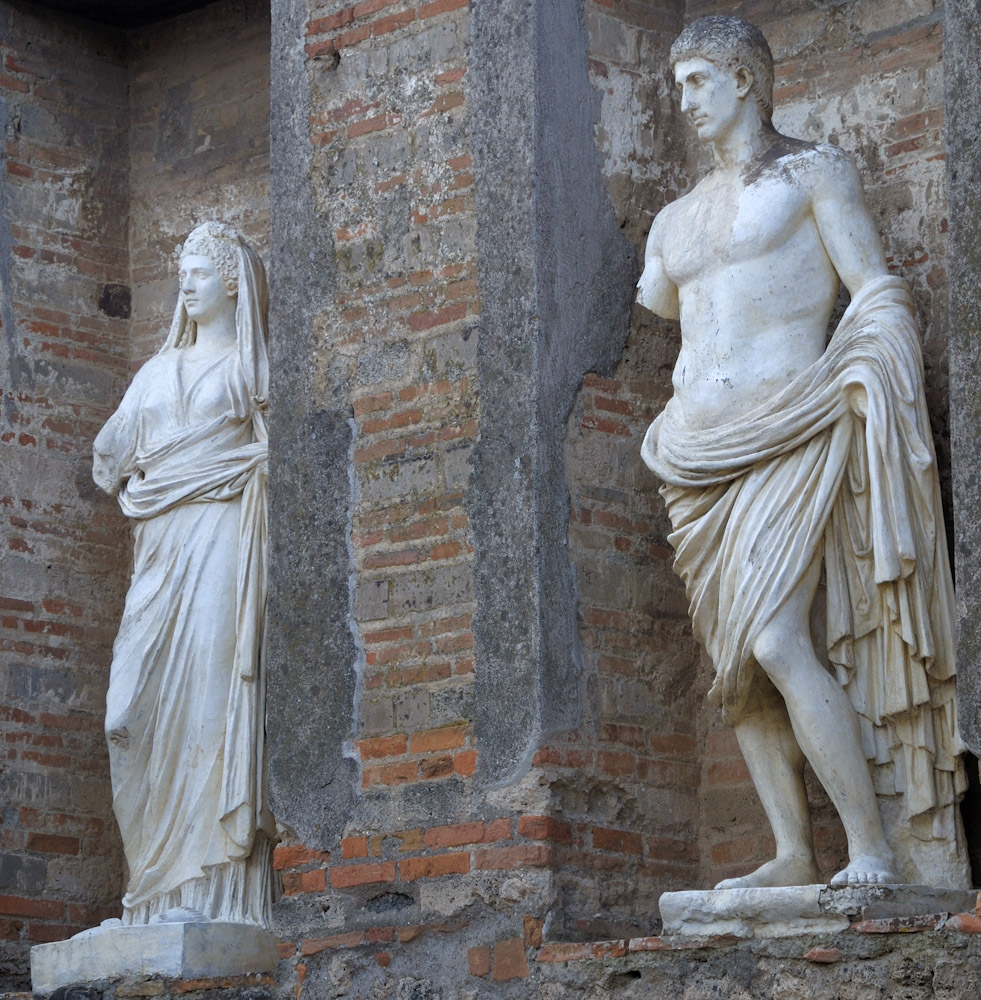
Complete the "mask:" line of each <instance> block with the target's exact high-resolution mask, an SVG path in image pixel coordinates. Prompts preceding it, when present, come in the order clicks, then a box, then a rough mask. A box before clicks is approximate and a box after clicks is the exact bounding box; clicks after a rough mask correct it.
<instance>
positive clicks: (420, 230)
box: [0, 0, 981, 1000]
mask: <svg viewBox="0 0 981 1000" xmlns="http://www.w3.org/2000/svg"><path fill="white" fill-rule="evenodd" d="M709 13H726V14H736V15H739V16H743V17H747V18H749V19H750V20H753V21H755V22H756V23H757V24H759V26H760V27H761V28H762V29H763V31H764V33H765V34H766V35H767V36H768V38H769V39H770V41H771V44H772V45H773V48H774V53H775V56H776V60H777V90H776V104H777V111H776V115H775V123H776V124H777V126H778V127H779V128H781V129H782V130H785V131H787V132H788V133H789V134H791V135H795V136H798V137H800V138H803V139H808V140H812V141H827V140H830V141H832V142H836V143H838V144H839V145H841V146H842V147H844V148H845V149H847V150H848V151H849V152H850V153H851V154H852V155H853V156H854V157H855V158H856V160H857V162H858V165H859V168H860V170H861V172H862V176H863V178H864V181H865V184H866V190H867V192H868V198H869V202H870V206H871V209H872V212H873V215H874V217H875V218H876V219H877V221H878V222H879V224H880V226H881V228H882V231H883V234H884V236H885V239H886V249H887V254H888V258H889V264H890V267H891V269H892V270H893V271H895V272H896V273H899V274H902V275H903V276H904V277H906V278H907V279H908V280H909V281H910V283H911V285H912V288H913V291H914V298H915V301H916V307H917V311H918V318H919V320H920V328H921V331H922V335H923V344H924V355H925V360H926V367H927V384H928V393H929V404H930V409H931V413H932V416H933V420H934V431H935V435H936V439H937V446H938V452H939V456H940V465H941V472H942V479H943V483H944V488H945V491H946V492H945V502H947V507H948V510H949V509H950V503H949V489H947V484H949V482H950V463H951V456H950V451H949V447H948V435H947V429H946V428H947V418H946V411H947V354H946V352H947V333H946V301H947V300H946V282H947V238H948V237H947V229H948V225H947V204H946V192H947V187H946V173H945V171H946V166H947V165H946V161H945V147H944V129H945V122H944V110H943V109H944V104H943V70H942V63H941V58H940V56H941V48H942V44H943V30H944V15H943V7H942V5H940V4H939V3H938V2H934V0H902V2H900V0H895V2H894V0H888V2H878V0H854V2H850V3H836V4H814V3H811V2H809V0H778V2H769V0H767V2H763V0H745V2H721V0H688V2H687V3H681V2H680V0H679V2H671V0H657V2H655V0H651V2H645V0H581V2H580V0H576V2H574V3H573V2H570V0H360V2H357V3H351V2H350V0H274V2H273V3H272V4H271V17H269V9H268V6H267V5H265V4H264V3H262V2H260V0H223V2H221V3H218V4H213V5H211V6H209V7H207V8H205V9H204V10H202V11H199V12H196V13H191V14H184V15H181V16H180V17H176V18H173V19H170V20H168V21H164V22H161V23H159V24H157V25H154V26H151V27H149V28H146V29H139V30H135V31H131V32H129V33H122V32H117V31H115V30H114V29H108V28H96V27H86V26H85V25H84V24H83V23H82V22H74V21H69V20H68V19H64V23H62V19H61V18H60V17H54V16H49V17H46V18H45V19H44V21H43V23H42V21H41V20H39V19H38V18H36V17H34V16H32V15H30V14H28V13H26V12H24V10H23V5H21V4H15V3H12V2H11V3H0V57H2V60H3V62H2V69H0V97H2V99H3V104H2V106H0V111H2V113H3V114H4V115H5V118H4V121H5V126H6V133H5V140H6V145H5V147H4V148H5V156H4V159H3V165H2V167H3V197H4V200H3V208H2V213H0V322H2V327H0V336H2V341H0V342H2V344H3V352H4V353H3V354H2V361H0V366H2V369H0V370H2V381H0V392H2V397H0V400H2V405H3V414H2V421H3V422H2V424H0V449H2V452H0V455H2V458H0V461H2V463H3V465H2V470H3V471H2V480H0V514H2V547H0V642H2V646H0V719H2V729H0V732H2V735H3V743H2V749H0V753H2V754H3V756H2V757H0V794H2V796H3V802H2V806H3V812H2V826H0V989H2V988H3V987H4V986H5V985H9V986H11V987H13V986H15V985H21V986H23V985H24V980H23V976H24V970H25V956H26V949H27V947H28V946H29V945H30V943H32V942H35V941H44V940H51V939H55V938H60V937H64V936H67V935H68V934H70V933H72V932H73V931H74V930H77V929H79V928H80V927H82V926H86V925H90V924H92V923H95V922H96V921H97V920H99V919H101V918H102V917H103V916H107V915H113V914H114V913H115V912H116V903H117V901H118V898H119V895H120V891H121V881H122V876H123V872H122V862H121V857H120V849H119V846H118V840H117V837H116V833H115V829H114V825H113V823H112V819H111V809H110V802H109V786H108V774H107V766H106V754H105V751H104V748H103V736H102V718H101V713H102V699H103V696H104V690H105V685H106V680H107V672H108V665H109V661H110V657H111V642H112V637H113V634H114V631H115V627H116V623H117V621H118V616H119V613H120V610H121V602H122V597H123V594H124V590H125V582H126V572H127V562H128V558H129V556H128V544H129V542H128V532H127V530H126V528H125V525H124V522H123V519H122V517H121V516H120V515H119V514H118V511H117V510H116V507H115V504H114V503H113V502H112V501H110V500H108V499H107V498H104V497H101V496H100V495H99V494H98V493H97V491H96V490H95V488H94V487H93V486H92V485H91V482H90V479H89V462H90V454H89V452H90V446H91V445H90V443H91V438H92V436H93V435H94V433H95V431H96V430H97V429H98V427H99V426H100V424H101V422H102V421H103V420H104V419H105V418H106V416H107V415H108V414H109V412H111V409H112V407H113V406H114V405H115V403H116V402H117V401H118V399H119V397H120V395H121V393H122V391H123V390H124V388H125V386H126V384H127V383H128V380H129V378H130V377H131V374H132V372H133V371H135V370H136V368H137V367H138V366H139V365H140V364H141V363H142V361H144V360H145V359H146V357H148V356H149V354H150V353H152V351H153V350H154V349H155V347H156V345H157V343H159V337H160V336H161V334H162V332H163V329H164V327H165V326H166V324H167V323H168V322H169V319H170V314H171V311H172V308H173V302H174V292H175V289H174V285H173V281H172V270H173V254H174V251H175V249H176V247H177V245H178V243H179V241H180V239H181V238H182V237H183V235H184V234H186V232H187V231H188V230H189V229H190V228H191V227H192V226H193V225H194V224H195V223H197V222H199V221H201V220H202V219H204V218H208V217H218V218H222V219H225V220H227V221H230V222H232V223H233V224H235V225H238V226H240V227H241V228H243V229H244V230H245V232H246V233H247V235H248V236H249V237H250V239H251V240H253V242H254V243H255V244H256V245H257V246H258V247H259V249H260V250H261V251H262V252H263V255H264V257H265V258H266V260H267V262H268V263H269V264H270V272H271V283H272V284H271V291H272V295H271V307H272V317H271V318H272V323H271V330H272V333H271V341H272V342H271V345H270V350H271V359H272V368H273V371H272V388H271V397H272V398H271V414H270V442H271V460H270V461H271V472H270V504H271V508H270V509H271V520H270V555H271V566H272V570H271V576H272V578H271V581H270V612H269V624H268V635H267V652H268V671H269V672H268V704H267V732H268V744H267V747H268V760H267V763H268V778H269V785H270V793H271V797H272V802H273V806H274V811H275V813H276V816H277V819H278V820H279V823H280V825H281V832H282V841H281V843H280V845H279V846H278V848H277V849H276V853H275V867H276V870H277V872H278V873H279V876H280V878H281V882H282V898H281V899H280V900H279V902H278V903H277V905H276V915H275V919H276V932H277V934H278V936H279V937H280V939H281V947H280V954H281V957H282V961H281V963H280V967H279V969H278V971H277V973H276V975H275V977H274V978H271V979H270V978H261V979H256V980H252V979H250V980H248V981H245V980H243V981H240V982H238V981H237V982H234V983H232V982H229V983H220V982H197V983H190V984H187V983H162V982H161V983H156V982H154V983H143V984H135V985H134V984H128V985H126V984H123V985H122V986H118V985H117V986H113V987H112V988H111V989H110V991H109V992H99V991H97V992H95V993H93V994H92V995H91V1000H95V998H96V997H100V998H101V997H105V998H107V1000H108V998H115V997H117V996H118V997H122V996H137V995H140V996H178V995H185V996H190V997H195V996H198V995H201V996H202V997H203V996H218V995H225V996H246V997H248V996H251V997H254V998H255V1000H259V998H260V997H261V998H263V1000H265V998H270V1000H271V998H273V997H276V998H277V1000H279V998H280V997H282V998H285V997H290V998H293V1000H299V998H308V1000H320V998H326V997H341V996H365V997H368V996H374V997H378V998H383V997H397V998H399V1000H410V998H411V1000H450V998H454V1000H455V998H472V1000H477V998H481V1000H483V998H491V997H495V998H496V997H501V998H508V997H511V998H525V997H532V996H535V997H538V996H540V997H542V998H543V1000H558V998H560V997H561V998H564V997H567V996H568V997H576V996H583V997H593V996H598V995H607V994H615V995H617V996H619V995H623V996H625V997H626V996H633V995H637V996H641V995H643V996H662V995H663V996H682V995H686V996H687V995H691V996H692V997H695V996H701V995H707V993H708V991H713V993H712V995H716V993H718V995H719V996H733V997H736V996H750V995H752V996H757V995H760V996H763V995H771V994H772V995H775V996H776V995H780V996H787V997H793V996H825V995H827V996H833V995H842V996H844V995H846V994H845V993H843V992H842V993H840V994H839V993H838V992H837V991H839V989H840V988H841V986H842V984H843V983H845V982H846V980H847V979H848V978H849V977H852V976H854V977H855V978H856V981H859V980H861V981H862V982H865V983H867V984H869V989H870V990H871V989H872V988H873V986H875V985H876V984H881V983H900V984H901V985H902V986H903V988H904V989H906V988H907V987H909V990H910V991H912V992H910V994H909V995H910V996H920V995H923V996H924V997H925V996H927V995H929V994H928V993H927V992H924V991H925V990H927V989H928V988H929V989H934V990H935V994H936V995H937V996H945V997H946V996H949V997H954V996H957V995H958V994H957V993H956V991H955V987H954V986H953V985H951V984H952V983H954V982H955V980H956V981H960V980H963V981H965V982H968V981H969V982H972V983H973V982H975V980H976V976H977V969H978V959H977V940H978V939H977V932H978V930H979V929H981V924H979V923H978V918H977V914H961V915H955V916H953V917H950V919H948V918H947V916H944V918H943V919H942V920H941V919H939V918H938V919H936V920H933V922H932V923H930V922H929V921H926V918H924V921H926V922H923V921H921V924H922V925H921V924H918V925H917V926H915V927H912V926H910V927H904V928H901V930H903V931H904V933H905V932H912V931H916V932H917V933H916V934H909V935H908V936H906V937H904V938H903V939H902V942H900V940H899V937H898V936H897V935H893V934H887V933H880V932H885V931H888V930H889V928H885V927H878V928H870V927H864V928H853V929H852V930H851V931H849V932H847V933H843V934H842V935H839V936H838V937H837V938H836V939H835V940H834V941H827V942H824V941H810V942H797V944H800V946H801V947H800V948H799V949H798V950H797V951H794V950H793V947H796V945H794V946H793V947H792V946H791V945H789V944H788V945H786V947H785V946H784V945H782V944H780V945H777V946H774V947H775V950H774V951H772V952H766V953H765V954H764V953H763V952H762V951H761V950H760V948H759V947H758V946H757V944H758V943H745V942H744V943H737V942H733V941H720V940H715V941H712V942H706V943H704V944H705V947H704V948H703V947H702V944H703V943H697V946H696V944H692V946H691V947H688V948H677V947H676V946H675V945H674V944H672V943H671V942H666V941H664V940H662V939H661V938H658V937H651V935H655V934H657V932H658V930H659V924H658V920H657V909H656V901H657V897H658V895H659V894H660V893H661V892H662V891H664V890H667V889H677V888H692V887H694V888H704V887H708V886H711V885H712V884H714V883H715V882H716V881H718V880H719V879H720V878H723V877H726V876H729V875H733V874H737V873H739V872H742V871H745V870H748V869H749V868H751V867H753V866H754V865H755V864H758V863H759V862H760V861H762V860H763V859H765V858H766V857H767V855H768V852H769V851H770V850H771V848H772V845H771V843H770V842H769V833H768V830H767V826H766V822H765V819H764V817H763V814H762V810H761V808H760V806H759V804H758V801H757V799H756V796H755V792H754V791H753V790H752V786H751V783H750V781H749V778H748V775H747V773H746V769H745V766H744V764H743V762H742V758H741V756H740V755H739V752H738V748H737V747H736V745H735V742H734V739H733V737H732V734H731V732H730V731H729V730H727V729H725V728H724V727H723V726H722V725H721V722H720V720H719V719H718V718H717V717H716V715H715V713H714V710H713V709H711V708H710V707H709V706H708V705H707V704H706V703H705V692H706V691H707V688H708V686H709V681H710V674H711V666H710V665H709V664H708V662H707V660H706V658H705V656H704V654H703V653H701V652H700V650H699V648H698V645H697V643H696V642H695V640H694V639H693V637H692V635H691V626H690V622H689V619H688V614H687V601H686V598H685V595H684V592H683V588H682V586H681V584H680V582H679V581H678V579H677V578H676V577H675V575H674V573H673V571H672V568H671V562H672V552H671V549H670V546H669V545H668V542H667V535H668V531H669V525H668V522H667V518H666V514H665V511H664V506H663V503H662V501H661V499H660V497H659V495H658V494H657V485H658V484H657V482H656V481H655V480H654V477H653V476H652V475H651V474H650V473H649V472H648V470H647V469H646V468H645V467H644V466H643V465H642V463H641V461H640V457H639V449H640V442H641V440H642V436H643V434H644V432H645V430H646V427H647V425H648V424H649V422H650V420H651V419H652V417H653V416H654V414H655V413H657V412H658V410H659V409H660V408H661V407H662V406H663V404H664V402H665V401H666V400H667V399H668V398H669V396H670V393H671V371H672V367H673V363H674V358H675V355H676V352H677V348H678V343H679V332H678V330H677V327H676V326H675V325H674V324H670V323H665V322H662V321H659V320H655V319H654V318H653V317H652V316H651V315H650V314H648V313H645V312H643V311H642V310H640V309H639V308H638V307H636V306H635V307H633V308H632V309H631V306H630V302H631V298H632V289H633V285H634V282H635V281H636V278H637V276H638V273H639V261H640V259H641V258H642V255H643V248H644V239H645V237H646V233H647V230H648V228H649V226H650V223H651V220H652V219H653V217H654V215H655V214H656V213H657V212H658V211H659V210H660V208H661V207H663V205H664V204H666V203H667V202H668V201H669V200H672V199H674V198H676V197H678V196H679V195H680V194H682V193H683V192H684V191H686V190H688V189H689V187H690V186H691V185H692V184H693V182H694V180H695V179H696V178H697V177H698V176H699V173H700V171H701V170H702V169H704V167H705V164H704V163H703V162H702V161H701V159H700V154H699V151H698V150H697V149H696V148H695V146H694V143H692V142H690V141H688V139H687V138H686V136H685V127H686V126H685V123H684V122H683V121H682V120H681V116H680V114H679V112H678V109H677V102H676V101H675V100H674V98H673V96H672V89H673V81H672V79H671V75H670V72H669V69H668V67H667V52H668V49H669V46H670V43H671V41H672V40H673V38H674V37H675V36H676V35H677V33H678V32H679V31H680V30H681V28H682V26H683V25H684V24H685V23H687V22H688V21H690V20H692V19H693V18H695V17H697V16H701V15H703V14H709ZM270 32H271V35H270ZM270 37H271V51H272V62H271V67H270V65H269V59H268V55H269V47H270ZM270 73H271V75H270ZM811 792H812V800H813V803H814V808H815V814H816V820H817V822H816V837H817V843H818V848H819V860H820V863H821V864H822V866H823V867H824V868H825V869H826V870H827V871H829V872H830V871H831V870H833V869H835V868H836V866H838V865H839V864H840V863H841V861H842V858H843V853H844V840H843V835H842V832H841V830H840V825H839V823H838V820H837V818H836V817H835V815H834V812H833V810H832V809H831V807H830V804H829V803H828V801H827V799H826V797H825V796H824V795H823V793H822V792H821V790H820V789H818V788H817V787H816V786H815V787H814V788H812V789H811ZM893 929H895V928H893ZM873 931H874V932H875V933H873ZM914 939H915V940H914ZM597 942H599V943H597ZM805 943H806V945H807V947H806V948H804V947H803V946H804V944H805ZM781 949H783V950H782V951H781ZM679 970H680V971H679ZM918 970H919V971H918ZM679 976H690V977H691V983H692V984H693V985H692V989H691V991H690V992H689V993H687V994H683V993H682V991H681V989H680V988H678V989H677V990H675V986H676V982H677V977H679ZM5 977H6V978H5ZM863 977H864V978H863ZM972 977H973V978H972ZM720 984H722V985H720ZM921 987H922V990H921V992H919V993H917V992H915V990H918V989H921ZM876 988H877V987H876ZM127 990H130V991H131V992H127ZM133 990H135V991H136V992H132V991H133ZM140 990H143V992H139V991H140ZM698 990H703V992H702V993H700V992H698ZM725 990H729V992H725ZM945 990H946V992H944V991H945ZM113 991H115V992H113ZM236 991H237V992H236ZM645 991H646V992H645ZM673 991H674V992H673ZM740 991H741V992H740ZM767 991H769V992H767ZM780 991H782V992H780ZM822 991H823V992H822ZM848 995H851V994H848ZM854 995H856V996H858V995H860V994H859V992H855V993H854ZM861 995H864V994H861ZM904 995H905V994H904ZM86 1000H89V998H88V997H87V998H86Z"/></svg>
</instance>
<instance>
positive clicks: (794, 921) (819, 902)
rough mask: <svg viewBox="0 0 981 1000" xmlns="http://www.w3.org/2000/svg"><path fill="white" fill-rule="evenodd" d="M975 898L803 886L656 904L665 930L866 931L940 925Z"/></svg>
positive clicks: (752, 933) (674, 895) (691, 895)
mask: <svg viewBox="0 0 981 1000" xmlns="http://www.w3.org/2000/svg"><path fill="white" fill-rule="evenodd" d="M977 903H978V893H977V892H976V891H975V890H971V889H944V888H936V887H934V886H922V885H877V886H849V887H846V888H841V889H833V888H831V887H830V886H826V885H801V886H789V887H786V888H765V889H711V890H708V891H687V892H666V893H664V894H663V895H662V896H661V900H660V904H659V906H660V910H661V917H662V919H663V921H664V934H663V936H665V937H671V936H672V935H684V936H688V935H694V936H698V937H703V938H704V937H716V936H719V935H733V936H735V937H738V938H751V937H788V936H794V935H798V934H822V933H835V932H838V931H844V930H848V929H850V928H853V929H855V930H858V931H862V932H864V933H896V932H903V931H906V932H908V931H920V930H938V929H939V928H941V927H943V926H944V924H945V923H946V922H947V920H948V919H949V918H950V917H951V915H952V914H953V915H958V916H968V917H970V916H972V915H973V916H975V917H976V916H977ZM962 924H963V921H962ZM965 926H966V925H965Z"/></svg>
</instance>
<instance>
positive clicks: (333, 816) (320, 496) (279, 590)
mask: <svg viewBox="0 0 981 1000" xmlns="http://www.w3.org/2000/svg"><path fill="white" fill-rule="evenodd" d="M275 8H276V15H275V17H274V18H273V40H272V50H273V58H272V65H273V79H272V103H271V107H272V116H271V124H270V127H271V134H272V139H271V142H272V150H273V164H274V168H273V174H272V178H273V180H272V190H273V199H272V255H273V257H274V258H275V259H276V260H277V261H279V262H280V264H279V266H278V267H277V268H276V269H274V270H273V273H272V280H271V283H270V303H271V310H270V327H271V329H275V330H276V335H275V336H274V337H272V338H271V343H270V366H271V378H270V399H271V402H270V421H269V434H270V441H271V442H275V443H274V444H273V445H272V446H271V456H270V465H269V496H270V501H269V502H270V519H269V520H270V535H269V552H270V588H269V624H268V636H267V640H266V642H267V650H268V657H269V674H268V681H267V683H268V700H267V716H266V718H267V723H266V728H267V733H268V743H267V755H268V764H269V787H270V799H271V802H272V806H273V810H274V812H275V813H276V815H277V818H278V819H279V822H281V823H282V824H283V825H284V826H285V827H287V828H288V829H290V830H292V831H294V832H295V833H296V835H297V836H298V837H299V838H300V839H301V840H302V841H303V842H304V843H306V844H307V845H309V846H310V847H321V846H325V845H326V844H327V843H329V842H330V841H331V839H332V837H335V836H336V835H337V833H338V832H339V830H340V829H341V827H342V826H343V824H344V820H345V818H346V816H347V814H348V811H349V810H350V808H351V803H352V800H353V797H354V782H355V773H356V766H355V763H354V761H353V760H351V759H350V758H349V757H347V756H346V755H345V752H344V741H345V740H346V739H347V738H348V736H349V735H350V733H351V728H352V726H353V724H354V710H355V691H356V686H357V681H358V676H357V671H358V664H359V652H358V649H357V647H356V645H355V641H354V635H353V628H354V625H353V620H352V617H351V614H352V610H351V604H352V598H353V594H352V587H351V582H350V574H351V560H350V554H349V552H348V536H349V532H350V518H351V507H352V503H353V498H352V490H353V484H352V481H351V471H350V468H349V464H350V461H351V448H352V430H351V426H350V423H349V420H350V415H349V406H347V405H346V401H345V400H344V398H343V395H340V396H338V397H337V399H336V403H334V404H333V405H328V406H320V405H318V404H317V401H316V399H315V396H314V388H313V360H312V357H311V352H312V348H313V339H312V338H313V324H314V320H315V317H316V316H317V315H318V313H319V312H320V311H321V310H322V309H323V299H324V297H325V296H326V295H327V294H329V290H330V287H331V284H332V281H333V275H332V271H331V264H330V262H331V261H332V260H333V258H334V254H333V246H332V243H331V237H330V233H329V230H328V229H327V228H326V227H325V226H324V225H322V220H321V216H320V214H319V212H318V211H317V208H316V199H315V192H314V189H313V187H312V185H311V179H310V155H311V154H310V150H309V144H308V142H307V128H308V125H307V122H308V111H307V109H308V107H309V83H308V79H307V72H306V68H305V65H304V60H303V58H302V52H301V53H300V58H297V55H296V45H297V42H296V40H297V39H298V38H302V37H303V31H304V24H305V22H306V19H307V16H308V15H307V6H306V4H305V3H303V2H301V0H284V2H277V3H276V4H275ZM362 655H363V654H362ZM301 788H302V789H307V790H308V791H307V794H300V795H298V794H297V789H301Z"/></svg>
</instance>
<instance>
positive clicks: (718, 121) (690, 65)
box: [674, 58, 741, 142]
mask: <svg viewBox="0 0 981 1000" xmlns="http://www.w3.org/2000/svg"><path fill="white" fill-rule="evenodd" d="M674 79H675V82H676V83H677V85H678V87H679V88H680V90H681V110H682V112H684V114H686V115H688V117H689V119H690V120H691V123H692V125H694V126H695V131H696V132H697V133H698V138H699V139H700V140H701V141H702V142H713V141H715V140H717V139H720V138H722V137H723V136H724V135H725V134H726V133H727V132H728V131H729V129H730V128H731V127H732V125H733V124H734V123H735V122H736V120H737V119H738V117H739V112H740V104H741V98H740V95H739V81H738V80H737V78H736V75H735V74H734V73H730V72H727V71H726V70H723V69H719V67H718V66H716V65H715V63H711V62H709V61H708V60H707V59H702V58H695V59H682V60H681V61H680V62H677V63H675V67H674Z"/></svg>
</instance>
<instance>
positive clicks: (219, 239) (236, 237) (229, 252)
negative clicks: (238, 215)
mask: <svg viewBox="0 0 981 1000" xmlns="http://www.w3.org/2000/svg"><path fill="white" fill-rule="evenodd" d="M244 244H245V241H244V240H243V239H242V237H241V235H240V234H239V233H238V232H237V231H236V230H234V229H232V227H231V226H227V225H225V223H224V222H213V221H209V222H202V223H201V225H200V226H198V227H197V228H195V229H192V230H191V232H190V233H189V234H188V237H187V239H186V240H185V241H184V246H183V248H182V249H181V259H182V260H183V259H184V258H185V257H207V258H208V260H210V261H211V263H212V264H214V266H215V269H216V270H217V271H218V273H219V274H220V275H221V276H222V278H223V279H224V281H225V284H226V285H228V287H229V289H231V290H233V291H234V290H237V286H238V264H239V260H238V259H239V250H240V248H241V247H242V246H243V245H244Z"/></svg>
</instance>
